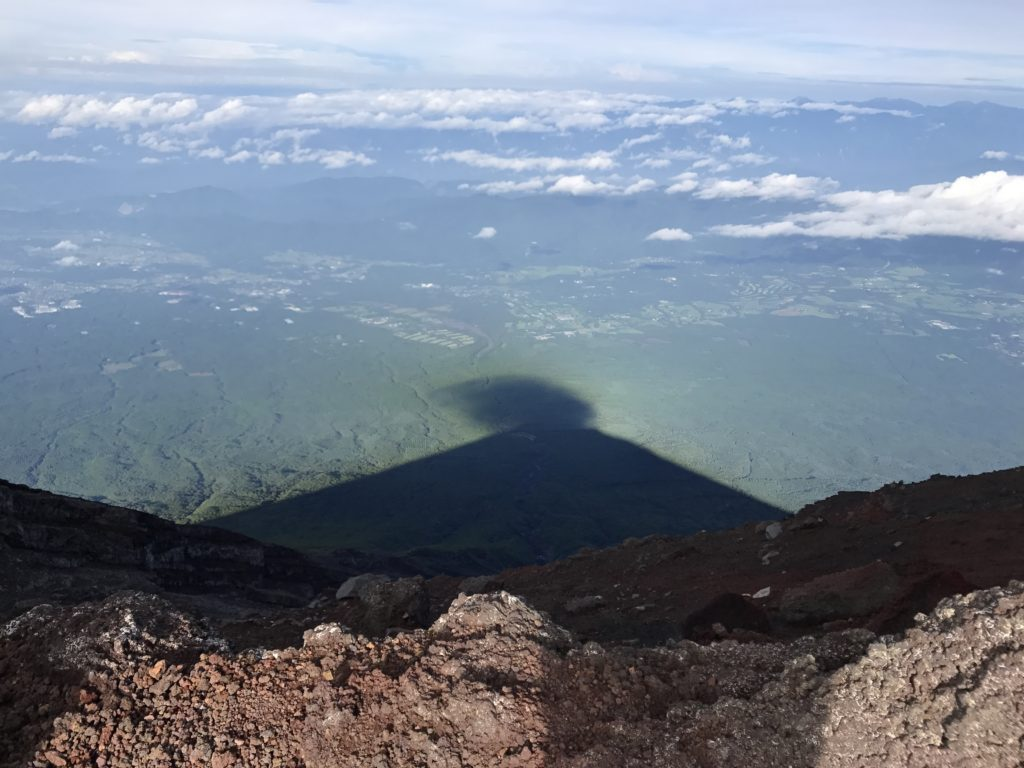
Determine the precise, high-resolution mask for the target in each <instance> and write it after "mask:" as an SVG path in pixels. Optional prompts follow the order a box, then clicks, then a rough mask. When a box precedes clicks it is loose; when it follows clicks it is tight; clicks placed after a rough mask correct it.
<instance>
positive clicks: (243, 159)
mask: <svg viewBox="0 0 1024 768" xmlns="http://www.w3.org/2000/svg"><path fill="white" fill-rule="evenodd" d="M256 156H257V155H256V153H255V152H250V151H249V150H247V149H242V150H239V151H238V152H235V153H234V154H233V155H228V156H227V157H225V158H224V162H225V163H226V164H227V165H234V164H235V163H247V162H249V161H250V160H252V159H253V158H254V157H256Z"/></svg>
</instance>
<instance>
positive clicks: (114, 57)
mask: <svg viewBox="0 0 1024 768" xmlns="http://www.w3.org/2000/svg"><path fill="white" fill-rule="evenodd" d="M107 61H108V62H109V63H110V64H152V63H153V59H152V57H150V56H147V55H146V54H145V53H143V52H142V51H111V52H110V53H108V54H107Z"/></svg>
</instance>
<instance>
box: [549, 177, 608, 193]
mask: <svg viewBox="0 0 1024 768" xmlns="http://www.w3.org/2000/svg"><path fill="white" fill-rule="evenodd" d="M618 191H619V190H618V189H616V187H614V186H613V185H611V184H609V183H607V182H605V181H591V180H590V179H588V178H587V177H586V176H583V175H576V176H562V177H561V178H560V179H558V180H557V181H556V182H555V183H554V184H552V185H551V186H550V187H548V188H547V193H548V194H550V195H573V196H574V197H584V196H590V195H610V194H615V193H616V192H618Z"/></svg>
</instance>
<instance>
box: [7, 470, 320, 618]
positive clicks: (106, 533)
mask: <svg viewBox="0 0 1024 768" xmlns="http://www.w3.org/2000/svg"><path fill="white" fill-rule="evenodd" d="M333 581H334V577H330V576H328V575H327V574H326V573H325V572H324V571H323V570H322V569H321V568H319V567H318V566H316V565H314V564H312V563H311V562H309V561H308V560H306V559H305V558H304V557H302V556H301V555H299V554H297V553H295V552H293V551H291V550H288V549H285V548H283V547H276V546H267V545H264V544H261V543H260V542H258V541H255V540H254V539H250V538H249V537H247V536H243V535H241V534H236V533H232V532H230V531H225V530H222V529H218V528H208V527H205V526H198V525H195V526H182V525H176V524H174V523H171V522H168V521H166V520H163V519H161V518H158V517H155V516H153V515H150V514H147V513H145V512H138V511H136V510H131V509H124V508H121V507H112V506H108V505H106V504H99V503H96V502H90V501H85V500H81V499H73V498H69V497H65V496H58V495H55V494H51V493H46V492H44V491H37V490H33V489H31V488H27V487H25V486H19V485H12V484H10V483H6V482H2V481H0V618H9V617H10V616H12V615H14V614H15V613H18V612H19V611H20V610H23V609H24V608H26V607H28V606H30V605H33V604H35V603H39V602H58V603H69V602H76V601H80V600H87V599H96V598H100V597H103V596H105V595H108V594H111V593H112V592H115V591H118V590H125V589H131V590H138V591H142V592H155V593H162V592H168V593H174V594H179V595H183V596H187V595H191V596H196V597H199V596H205V597H217V596H220V597H222V598H223V599H224V600H225V603H226V604H230V603H231V602H233V601H236V600H237V601H238V602H239V603H246V602H255V603H261V602H264V603H284V604H292V605H295V604H300V603H302V604H304V603H305V602H307V601H308V600H309V599H310V598H311V597H312V596H313V595H314V594H315V593H316V592H317V591H319V590H320V589H321V588H323V587H324V586H325V585H327V584H329V583H332V582H333Z"/></svg>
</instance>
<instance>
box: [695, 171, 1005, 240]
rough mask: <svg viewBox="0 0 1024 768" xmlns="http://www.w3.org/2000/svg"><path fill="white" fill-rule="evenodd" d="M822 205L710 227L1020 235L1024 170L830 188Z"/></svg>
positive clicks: (840, 233) (741, 232) (738, 233)
mask: <svg viewBox="0 0 1024 768" xmlns="http://www.w3.org/2000/svg"><path fill="white" fill-rule="evenodd" d="M822 200H823V203H824V205H825V206H826V207H825V208H823V209H822V210H818V211H811V212H807V213H794V214H791V215H789V216H787V217H785V218H784V219H782V220H781V221H774V222H769V223H767V224H732V225H726V226H720V227H715V228H713V231H714V232H716V233H718V234H722V235H728V236H730V237H776V236H781V235H804V236H807V237H841V238H890V239H896V240H902V239H904V238H907V237H912V236H917V235H936V236H947V237H969V238H980V239H988V240H1008V241H1024V176H1013V175H1010V174H1008V173H1006V172H1005V171H990V172H988V173H982V174H979V175H977V176H961V177H960V178H958V179H956V180H955V181H952V182H944V183H941V184H923V185H920V186H915V187H911V188H910V189H908V190H907V191H905V192H898V191H894V190H883V191H880V192H863V191H850V192H836V193H833V194H829V195H825V196H824V197H823V199H822Z"/></svg>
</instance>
